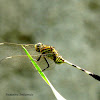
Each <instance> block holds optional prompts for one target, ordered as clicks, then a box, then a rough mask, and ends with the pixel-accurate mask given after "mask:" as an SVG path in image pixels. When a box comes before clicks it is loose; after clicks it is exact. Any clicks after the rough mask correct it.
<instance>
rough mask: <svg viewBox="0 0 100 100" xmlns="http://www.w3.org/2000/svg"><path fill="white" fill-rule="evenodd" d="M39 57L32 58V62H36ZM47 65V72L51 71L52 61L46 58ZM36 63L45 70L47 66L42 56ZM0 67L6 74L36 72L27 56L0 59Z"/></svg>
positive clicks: (53, 65) (53, 64)
mask: <svg viewBox="0 0 100 100" xmlns="http://www.w3.org/2000/svg"><path fill="white" fill-rule="evenodd" d="M39 56H40V55H38V56H36V55H35V56H32V57H33V59H34V61H36V60H37V59H38V58H39ZM46 59H47V61H48V63H49V68H47V69H46V71H47V70H51V69H52V68H54V67H55V63H54V62H53V60H51V59H49V58H48V57H46ZM36 63H37V64H38V65H39V67H40V68H41V69H42V70H43V69H45V68H46V67H47V66H48V65H47V62H46V61H45V59H44V58H43V56H42V57H41V59H40V60H39V61H36ZM0 66H1V68H3V69H4V70H5V71H7V72H16V71H17V72H18V71H21V72H24V71H33V72H36V71H37V70H36V69H35V67H34V66H33V64H32V63H31V61H30V59H29V58H28V57H27V55H20V56H12V57H8V58H7V59H2V60H1V61H0Z"/></svg>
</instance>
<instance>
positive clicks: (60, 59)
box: [54, 56, 64, 64]
mask: <svg viewBox="0 0 100 100" xmlns="http://www.w3.org/2000/svg"><path fill="white" fill-rule="evenodd" d="M54 62H55V63H56V64H61V63H64V59H63V58H62V56H57V57H56V59H55V60H54Z"/></svg>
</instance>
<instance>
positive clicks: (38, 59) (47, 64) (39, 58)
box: [37, 55, 50, 71]
mask: <svg viewBox="0 0 100 100" xmlns="http://www.w3.org/2000/svg"><path fill="white" fill-rule="evenodd" d="M41 56H43V58H44V60H45V61H46V63H47V65H48V66H47V67H46V68H44V69H43V70H42V71H44V70H46V69H47V68H49V67H50V66H49V63H48V61H47V59H46V58H45V56H46V55H40V56H39V58H38V59H37V61H40V59H41Z"/></svg>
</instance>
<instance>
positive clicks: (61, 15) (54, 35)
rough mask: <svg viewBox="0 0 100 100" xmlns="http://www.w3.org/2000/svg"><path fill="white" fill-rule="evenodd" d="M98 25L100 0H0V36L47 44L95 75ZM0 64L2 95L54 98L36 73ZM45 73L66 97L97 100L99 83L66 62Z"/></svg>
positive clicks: (99, 55) (99, 56)
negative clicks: (10, 69)
mask: <svg viewBox="0 0 100 100" xmlns="http://www.w3.org/2000/svg"><path fill="white" fill-rule="evenodd" d="M99 26H100V1H99V0H28V1H27V0H0V42H11V43H26V44H27V43H29V44H34V43H37V42H42V43H44V44H47V45H52V46H54V47H55V48H56V49H57V51H58V52H59V53H60V54H61V55H62V56H63V57H64V58H65V59H67V60H68V61H70V62H72V63H75V64H76V65H79V66H81V67H82V68H84V69H87V70H88V71H91V72H94V73H96V74H98V75H100V27H99ZM0 49H2V48H0ZM11 52H12V51H11ZM7 53H9V52H7V51H6V54H7ZM0 56H1V57H3V55H2V54H1V53H0ZM0 59H2V58H0ZM23 66H24V65H23ZM0 67H1V68H0V99H1V100H22V99H24V100H56V98H55V96H54V95H53V93H52V91H51V89H50V88H49V86H48V85H47V84H46V83H45V82H44V81H43V79H42V78H41V77H40V76H39V74H38V73H33V71H32V70H30V72H29V70H28V71H27V69H26V70H24V71H19V72H18V71H17V72H16V73H15V72H14V73H13V74H11V73H9V72H8V71H7V70H4V69H3V66H0ZM23 73H24V74H23ZM45 74H46V75H47V77H48V79H49V80H50V82H51V83H52V84H53V86H54V87H55V89H56V90H57V91H58V92H59V93H60V94H61V95H62V96H63V97H65V98H66V99H68V100H100V83H99V82H98V81H97V80H95V79H93V78H92V77H90V76H88V75H86V74H85V73H83V72H81V71H79V70H77V69H75V68H73V67H71V66H69V65H67V64H62V65H56V67H55V68H54V69H53V70H50V71H46V72H45ZM7 93H8V94H11V93H12V94H14V93H15V94H19V93H23V94H24V93H25V94H32V95H31V96H7V95H6V94H7Z"/></svg>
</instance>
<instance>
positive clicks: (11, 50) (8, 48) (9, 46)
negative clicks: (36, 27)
mask: <svg viewBox="0 0 100 100" xmlns="http://www.w3.org/2000/svg"><path fill="white" fill-rule="evenodd" d="M21 45H24V46H25V48H26V49H27V50H28V52H29V53H30V54H31V55H37V54H39V53H38V52H36V50H35V47H34V44H15V43H6V42H5V43H0V60H1V59H3V58H5V57H8V56H15V55H26V53H25V51H24V50H23V48H22V46H21Z"/></svg>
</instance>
